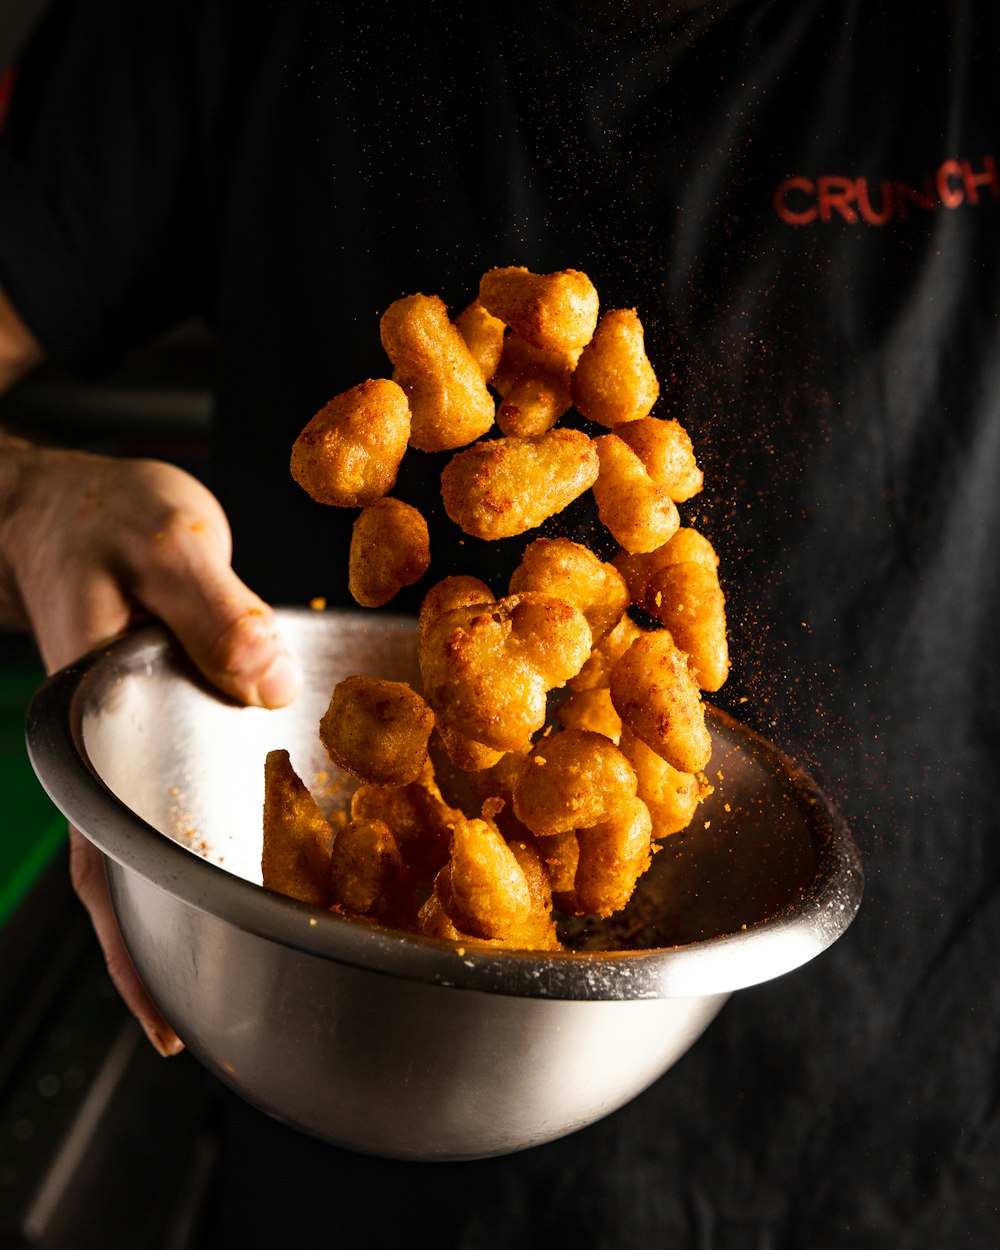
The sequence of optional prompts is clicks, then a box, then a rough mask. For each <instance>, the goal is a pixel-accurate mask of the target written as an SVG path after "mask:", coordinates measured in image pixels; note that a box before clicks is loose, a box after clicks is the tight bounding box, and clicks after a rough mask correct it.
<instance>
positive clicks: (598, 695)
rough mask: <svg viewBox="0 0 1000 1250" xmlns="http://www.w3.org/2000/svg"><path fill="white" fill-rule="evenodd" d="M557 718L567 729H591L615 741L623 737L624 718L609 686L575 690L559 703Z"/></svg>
mask: <svg viewBox="0 0 1000 1250" xmlns="http://www.w3.org/2000/svg"><path fill="white" fill-rule="evenodd" d="M556 719H557V720H558V721H559V724H560V725H562V726H563V727H564V728H565V729H589V730H591V731H592V732H593V733H598V734H603V735H604V737H605V738H610V739H611V741H612V742H614V743H617V742H618V740H619V738H620V737H621V732H622V720H621V717H620V716H619V715H618V713H617V712H616V711H615V706H614V704H613V703H612V702H611V691H610V690H609V689H608V688H607V686H597V687H594V688H593V689H591V690H578V691H575V692H574V693H573V694H571V695H569V696H568V697H567V698H566V699H564V700H563V702H562V703H560V704H559V706H558V708H557V709H556Z"/></svg>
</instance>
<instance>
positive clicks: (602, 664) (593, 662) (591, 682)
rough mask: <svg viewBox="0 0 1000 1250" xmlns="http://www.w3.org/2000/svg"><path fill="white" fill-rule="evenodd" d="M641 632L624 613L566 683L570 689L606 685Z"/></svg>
mask: <svg viewBox="0 0 1000 1250" xmlns="http://www.w3.org/2000/svg"><path fill="white" fill-rule="evenodd" d="M641 633H642V630H641V629H640V628H639V626H638V625H637V624H636V623H635V621H633V620H632V618H631V617H630V616H629V615H628V614H627V613H626V614H625V615H624V616H623V617H622V619H621V620H620V621H619V622H618V624H617V625H616V626H615V627H614V629H613V630H612V631H611V633H610V634H607V635H606V636H605V637H604V638H602V639H601V641H600V642H599V643H597V644H596V645H595V647H594V649H593V650H592V651H591V653H590V657H589V658H588V660H587V663H586V664H584V666H583V668H581V669H580V671H579V673H577V675H576V676H575V677H571V678H570V680H569V681H568V682H567V683H566V685H567V686H568V687H569V689H570V690H596V689H598V688H599V687H601V686H607V684H608V681H609V680H610V678H611V670H612V669H613V668H614V666H615V665H616V664H617V663H618V661H619V660H620V659H621V658H622V656H623V655H624V654H625V652H626V651H627V650H628V649H629V647H630V646H631V645H632V643H633V642H635V640H636V639H637V638H638V637H639V635H640V634H641Z"/></svg>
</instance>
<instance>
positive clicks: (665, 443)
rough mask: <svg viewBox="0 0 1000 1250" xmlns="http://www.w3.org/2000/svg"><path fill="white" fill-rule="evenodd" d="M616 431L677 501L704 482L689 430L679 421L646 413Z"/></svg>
mask: <svg viewBox="0 0 1000 1250" xmlns="http://www.w3.org/2000/svg"><path fill="white" fill-rule="evenodd" d="M615 433H616V434H617V435H618V437H619V438H620V439H622V441H623V442H626V443H628V445H629V447H631V448H632V450H633V451H634V452H635V454H636V455H637V456H638V457H639V459H640V460H641V461H642V463H643V465H644V466H645V469H646V472H647V473H648V474H649V476H650V477H651V478H652V479H653V481H654V482H655V483H656V484H657V486H662V487H663V489H664V490H665V491H666V492H667V494H668V495H669V496H670V498H671V499H672V500H673V501H674V503H684V502H685V501H686V500H688V499H691V498H693V497H694V496H695V495H697V494H698V492H699V491H700V490H701V488H702V486H703V485H704V481H705V475H704V474H703V473H702V471H701V469H700V468H699V467H698V462H697V460H696V459H695V455H694V448H693V446H692V445H691V439H690V437H689V436H688V432H687V430H685V429H684V427H683V426H682V425H681V424H680V422H678V421H666V420H663V419H662V418H660V417H642V418H640V419H639V420H637V421H628V422H626V423H624V424H623V425H618V426H615Z"/></svg>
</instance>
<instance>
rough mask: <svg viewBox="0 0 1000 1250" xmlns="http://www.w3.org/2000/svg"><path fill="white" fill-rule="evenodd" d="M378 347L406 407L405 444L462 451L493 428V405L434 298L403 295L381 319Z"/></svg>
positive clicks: (469, 356)
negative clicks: (407, 437) (408, 417)
mask: <svg viewBox="0 0 1000 1250" xmlns="http://www.w3.org/2000/svg"><path fill="white" fill-rule="evenodd" d="M381 334H382V346H383V347H384V348H385V352H386V355H387V356H388V357H389V359H390V360H391V361H392V363H393V365H394V366H395V369H394V371H393V378H394V380H395V381H396V382H398V383H399V385H400V386H401V387H402V388H403V390H404V391H405V392H406V397H407V399H408V400H409V403H410V414H411V422H410V444H411V446H413V447H416V448H417V449H418V450H419V451H450V450H451V449H452V448H455V447H464V446H465V444H466V443H471V442H472V441H473V440H474V439H477V438H479V437H480V436H481V435H483V434H485V433H486V431H487V430H489V429H490V427H491V426H492V425H493V419H494V415H495V405H494V403H493V397H492V396H491V395H490V393H489V390H488V389H487V387H486V382H485V380H484V379H483V374H482V371H481V369H480V367H479V364H478V363H477V361H476V359H475V357H474V356H473V355H472V352H471V351H470V350H469V348H468V347H467V346H466V342H465V339H464V338H462V335H461V333H460V332H459V330H458V329H457V328H456V326H455V325H454V324H453V323H452V322H451V321H450V320H449V318H448V310H447V308H446V307H445V305H444V302H443V301H442V300H441V299H439V298H438V296H436V295H407V296H404V297H403V298H402V299H398V300H396V301H395V303H393V304H390V305H389V307H388V308H387V309H386V311H385V312H384V313H383V315H382V321H381Z"/></svg>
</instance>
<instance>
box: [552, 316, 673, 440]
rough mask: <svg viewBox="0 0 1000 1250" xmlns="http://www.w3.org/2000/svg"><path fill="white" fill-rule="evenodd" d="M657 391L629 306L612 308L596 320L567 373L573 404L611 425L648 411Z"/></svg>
mask: <svg viewBox="0 0 1000 1250" xmlns="http://www.w3.org/2000/svg"><path fill="white" fill-rule="evenodd" d="M659 394H660V383H659V382H658V381H657V377H656V374H655V372H654V371H653V366H652V365H651V364H650V363H649V357H648V356H647V355H646V344H645V336H644V334H643V329H642V322H641V321H640V320H639V316H638V314H637V313H636V311H635V309H634V308H615V309H612V310H610V311H609V312H606V313H605V314H604V315H603V316H602V317H601V319H600V321H599V322H598V323H597V329H596V330H595V331H594V337H593V338H592V339H591V340H590V342H589V343H588V344H587V346H586V347H585V348H584V349H583V352H582V353H581V355H580V360H579V363H578V364H577V367H576V371H575V373H574V374H573V384H572V395H573V406H574V407H575V408H576V410H577V412H579V413H580V414H581V415H582V416H584V417H586V418H587V419H588V421H596V422H597V423H598V425H605V426H608V427H609V428H612V429H617V427H618V426H619V425H620V424H621V423H622V422H628V421H636V420H638V419H639V418H640V417H646V416H648V415H649V411H650V409H651V408H652V407H653V405H654V404H655V403H656V400H657V398H658V396H659Z"/></svg>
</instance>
